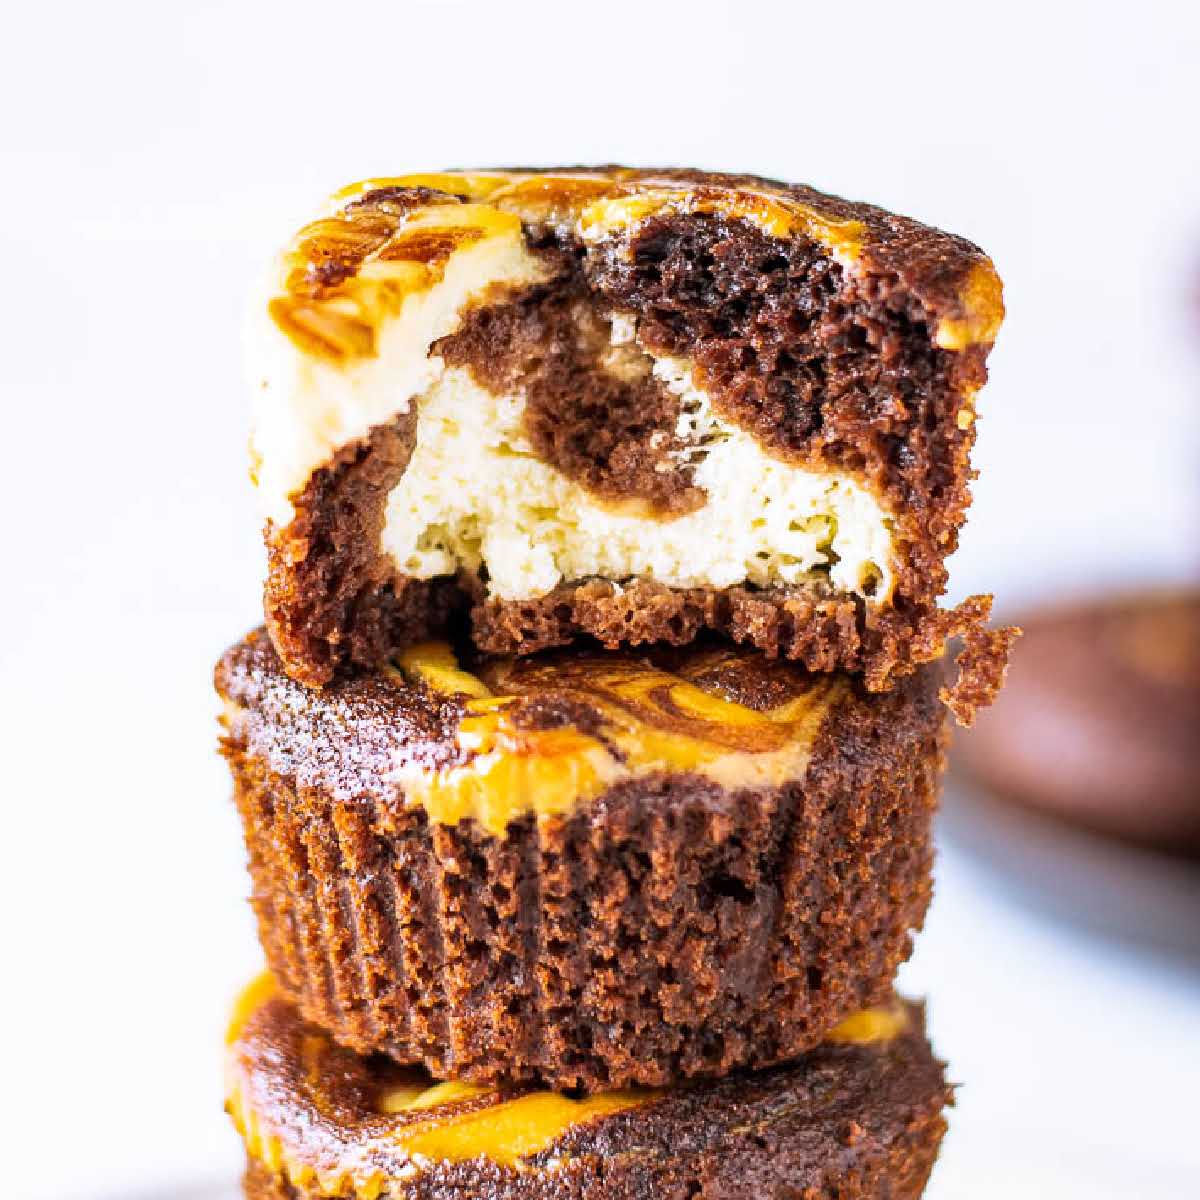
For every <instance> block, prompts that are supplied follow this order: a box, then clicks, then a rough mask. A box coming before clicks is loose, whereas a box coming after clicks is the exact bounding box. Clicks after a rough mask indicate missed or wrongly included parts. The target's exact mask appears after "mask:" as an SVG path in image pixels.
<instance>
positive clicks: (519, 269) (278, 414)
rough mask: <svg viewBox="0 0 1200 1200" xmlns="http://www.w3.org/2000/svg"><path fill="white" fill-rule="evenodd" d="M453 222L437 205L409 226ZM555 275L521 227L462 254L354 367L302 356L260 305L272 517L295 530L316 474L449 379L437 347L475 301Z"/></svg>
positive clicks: (261, 441)
mask: <svg viewBox="0 0 1200 1200" xmlns="http://www.w3.org/2000/svg"><path fill="white" fill-rule="evenodd" d="M449 211H450V212H451V213H453V212H454V210H453V209H450V210H449ZM447 220H448V218H447V216H446V213H445V211H438V210H436V209H435V210H432V212H431V213H430V214H428V215H427V216H426V217H425V218H424V219H422V218H418V219H416V220H413V221H410V222H409V223H408V224H407V225H406V226H405V229H406V231H409V232H411V231H413V230H415V229H417V228H418V227H419V226H420V225H421V224H428V225H429V226H430V227H432V228H437V227H439V226H440V225H444V224H445V223H446V222H447ZM400 266H401V267H404V266H408V264H400ZM392 267H393V264H389V263H386V262H377V263H371V264H368V265H367V266H366V267H364V268H363V270H362V272H360V278H362V277H363V276H367V277H368V282H369V281H370V280H369V276H370V273H371V272H372V271H374V272H375V273H376V274H378V275H379V276H380V279H381V281H385V280H386V275H387V272H388V270H389V268H392ZM545 271H546V268H545V266H544V264H543V263H542V262H541V261H539V260H538V259H537V258H536V257H534V255H532V254H530V253H529V251H528V249H527V248H526V246H525V240H524V237H523V236H522V233H521V229H520V224H519V222H516V221H514V222H513V223H512V226H511V227H510V228H501V229H500V230H499V231H498V232H496V233H493V234H491V235H490V236H487V237H484V238H482V239H481V240H480V241H478V242H476V243H475V244H474V245H471V246H468V247H466V248H464V249H460V250H457V251H455V253H454V254H452V255H451V256H450V257H449V259H448V260H447V262H446V264H445V268H444V271H443V274H442V278H441V280H440V281H439V282H438V283H436V284H434V285H433V286H432V287H428V288H424V289H416V290H412V291H410V292H409V293H408V294H407V295H406V296H405V297H404V299H403V301H402V303H401V305H400V308H399V311H398V312H397V313H396V314H395V316H394V317H392V318H390V319H388V320H386V321H383V322H382V323H381V324H380V326H379V334H378V337H379V345H378V353H377V354H375V355H374V356H372V357H367V358H360V359H356V360H355V361H352V362H349V363H338V362H331V361H329V360H327V359H324V358H320V357H316V356H313V355H310V354H305V353H302V352H299V351H298V350H297V348H296V346H295V345H294V344H293V343H292V342H291V341H290V340H289V339H288V337H287V336H286V335H285V334H284V333H282V332H281V331H280V330H279V329H277V328H276V327H275V325H274V324H273V323H272V322H271V321H270V319H269V317H268V316H267V306H266V304H259V305H257V306H256V308H255V315H254V316H253V317H252V320H253V321H254V322H255V325H256V328H252V330H251V338H252V345H251V347H250V351H251V354H252V356H253V359H254V370H253V375H254V379H255V383H256V389H255V392H256V394H255V411H254V433H253V437H252V439H251V442H252V452H253V456H254V459H255V461H256V464H257V466H256V469H255V482H256V484H257V488H258V495H259V505H260V509H261V515H262V517H263V518H264V519H265V520H271V521H274V522H275V524H276V525H278V526H284V525H286V524H287V523H288V522H289V521H290V520H291V519H292V516H293V515H294V513H293V508H292V499H293V498H294V497H295V496H296V495H298V494H299V493H300V491H301V490H302V489H303V488H304V485H305V484H306V483H307V482H308V480H309V478H310V476H311V475H312V473H313V472H314V471H316V470H317V469H318V468H320V467H322V466H324V465H325V464H327V463H328V462H329V461H330V459H332V458H333V457H334V455H336V454H337V452H338V451H339V450H341V449H343V448H344V447H346V446H349V445H352V444H353V443H355V442H356V441H358V440H359V439H361V438H364V437H366V436H367V434H369V433H370V431H371V430H372V429H373V428H375V427H376V426H377V425H383V424H386V423H388V422H389V421H392V420H394V419H395V418H396V417H397V416H401V415H403V414H404V413H407V412H408V411H409V408H410V405H411V404H412V402H413V401H414V400H415V399H416V398H417V397H418V396H420V395H422V394H423V393H425V392H427V391H428V390H429V389H430V387H431V386H433V385H434V384H435V382H436V381H437V379H438V378H439V376H440V374H441V363H440V361H439V360H438V359H436V358H430V357H429V347H430V346H431V345H432V344H433V343H434V342H435V341H437V340H438V339H439V338H443V337H446V336H448V335H449V334H451V333H453V332H454V331H455V330H456V329H457V328H458V326H459V324H460V322H461V320H462V314H463V311H464V310H465V309H466V308H467V307H469V305H470V302H471V301H472V300H473V299H475V298H477V297H478V296H479V295H481V294H482V293H483V292H484V291H485V290H486V289H487V288H488V287H490V286H491V285H494V284H495V285H501V286H503V285H513V286H525V285H529V284H533V283H536V282H537V281H539V280H540V279H542V278H543V277H544V276H545Z"/></svg>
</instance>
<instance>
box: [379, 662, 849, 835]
mask: <svg viewBox="0 0 1200 1200" xmlns="http://www.w3.org/2000/svg"><path fill="white" fill-rule="evenodd" d="M755 662H760V660H759V659H758V656H756V655H745V654H737V653H736V652H733V651H722V652H713V651H711V650H694V651H690V652H688V653H685V654H683V655H681V656H680V657H679V661H678V662H676V663H674V664H673V669H672V670H667V669H665V668H664V667H661V666H656V665H655V664H653V663H652V662H650V661H649V660H647V659H645V658H642V657H639V656H637V655H633V654H596V655H593V656H579V655H577V654H575V655H552V656H549V657H545V658H540V659H516V660H499V661H493V662H490V663H489V664H488V665H487V666H486V667H485V668H483V669H482V673H481V674H480V675H473V674H470V673H469V672H466V671H464V670H462V668H461V667H460V666H459V665H458V663H457V662H456V661H455V659H454V656H453V653H452V652H451V651H450V648H449V647H448V646H446V645H445V644H443V643H426V644H424V645H421V646H415V647H412V648H410V649H409V650H407V651H404V652H403V653H401V654H400V655H399V656H398V657H397V659H396V666H395V667H394V668H393V671H394V672H395V673H396V675H397V677H398V678H399V680H400V681H401V682H402V683H403V684H405V685H411V684H413V683H416V684H420V685H423V686H425V687H427V688H429V689H431V690H432V691H435V692H439V693H442V694H444V695H447V696H461V697H464V698H465V709H464V713H463V716H462V718H461V720H460V721H459V724H458V727H457V730H456V735H455V736H456V742H457V748H458V751H459V753H458V757H457V759H456V760H455V762H454V763H453V764H452V765H450V766H440V767H429V766H428V765H425V764H423V763H415V762H414V763H405V764H403V765H402V766H401V767H400V768H399V770H398V771H397V781H398V782H399V783H401V785H402V786H403V788H404V793H405V797H406V799H407V800H408V802H409V803H410V804H420V805H421V806H422V807H424V808H425V810H426V811H427V812H428V813H429V816H430V817H431V819H433V820H435V821H438V822H440V823H441V824H446V825H454V824H457V823H458V822H459V821H462V820H464V819H466V818H473V819H474V820H476V821H478V822H479V823H480V824H481V825H482V826H483V827H484V828H485V829H487V830H488V831H489V832H491V833H492V834H494V835H495V836H498V837H499V836H502V835H503V833H504V831H505V829H506V828H507V827H508V824H509V822H510V821H512V820H514V819H516V818H517V817H519V816H521V815H523V814H524V813H527V812H534V813H535V814H536V815H537V816H538V817H539V819H545V818H549V817H551V816H555V815H558V814H564V813H568V812H570V811H571V810H572V809H573V808H574V807H575V806H576V805H577V804H578V803H580V802H582V801H586V800H588V799H591V798H594V797H595V796H597V795H599V793H600V792H602V791H604V790H606V789H607V788H610V787H612V786H613V785H615V784H617V783H620V782H622V781H623V780H627V779H637V778H644V777H646V776H650V775H654V774H658V773H669V774H679V773H694V774H698V775H700V776H703V777H704V778H707V779H711V780H712V781H714V782H716V783H718V784H720V785H721V786H722V787H726V788H755V787H779V786H781V785H782V784H784V783H786V782H788V781H789V780H793V779H797V778H799V777H801V776H802V775H803V773H804V770H805V768H806V766H807V763H808V758H809V754H810V752H811V749H812V744H813V741H814V739H815V737H816V735H817V732H818V731H819V730H820V728H821V725H822V723H823V722H824V720H825V717H826V716H827V714H828V712H829V710H830V708H831V707H832V706H833V705H835V704H836V703H837V701H838V700H839V699H840V698H841V697H842V696H843V695H844V694H845V691H846V688H847V686H848V685H847V683H846V681H845V680H844V679H842V678H840V677H836V676H813V675H809V674H808V673H807V672H805V671H803V670H801V669H799V668H787V667H779V668H778V669H777V670H776V672H775V683H776V685H777V686H776V687H775V688H774V689H773V690H771V691H764V690H762V689H761V687H760V688H759V690H758V691H754V690H753V689H751V690H749V691H748V692H747V693H746V699H747V700H750V701H753V703H751V702H740V701H738V700H735V699H730V698H728V694H722V691H723V689H724V690H726V691H727V689H728V686H729V681H728V678H727V677H726V676H724V675H722V671H721V668H722V666H724V667H727V668H731V669H732V670H733V671H734V672H735V673H741V674H742V675H744V674H745V670H746V669H747V668H749V669H750V670H751V671H752V670H753V664H754V663H755ZM760 665H761V663H760ZM756 705H757V706H756ZM548 713H549V714H550V716H549V717H548V716H547V715H546V714H548Z"/></svg>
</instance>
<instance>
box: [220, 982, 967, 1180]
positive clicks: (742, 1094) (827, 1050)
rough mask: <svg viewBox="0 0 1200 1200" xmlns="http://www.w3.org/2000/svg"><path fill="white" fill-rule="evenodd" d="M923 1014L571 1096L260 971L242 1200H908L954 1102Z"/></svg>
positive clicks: (234, 1058)
mask: <svg viewBox="0 0 1200 1200" xmlns="http://www.w3.org/2000/svg"><path fill="white" fill-rule="evenodd" d="M922 1024H923V1022H922V1012H921V1009H920V1008H919V1007H918V1006H916V1005H912V1004H903V1003H900V1002H897V1001H893V1002H892V1003H891V1004H890V1005H889V1006H888V1007H886V1008H883V1009H880V1010H878V1011H875V1010H872V1011H868V1012H865V1013H860V1014H857V1016H856V1017H855V1018H852V1019H851V1021H850V1022H848V1023H847V1024H846V1026H844V1027H843V1028H841V1029H838V1030H834V1031H833V1033H832V1034H831V1037H830V1040H829V1041H828V1042H827V1043H826V1044H825V1045H823V1046H821V1047H820V1048H819V1049H816V1050H814V1051H812V1052H810V1053H809V1054H807V1055H805V1056H804V1057H803V1058H800V1059H798V1060H797V1061H795V1062H793V1063H790V1064H788V1065H787V1066H784V1067H779V1068H776V1069H774V1070H770V1071H765V1072H762V1073H761V1074H757V1075H755V1074H745V1073H739V1074H735V1075H732V1076H730V1077H728V1078H726V1079H724V1080H722V1081H720V1082H718V1083H714V1084H692V1085H687V1086H684V1087H681V1088H679V1089H677V1090H674V1091H666V1092H661V1091H660V1092H654V1091H641V1092H638V1091H625V1092H607V1093H602V1094H600V1095H597V1096H591V1097H571V1096H564V1095H558V1094H555V1093H551V1092H539V1091H530V1090H528V1089H524V1088H505V1089H501V1090H495V1091H493V1090H488V1089H485V1088H479V1087H474V1086H471V1085H469V1084H458V1083H436V1082H434V1081H433V1080H432V1079H431V1078H430V1077H429V1076H427V1075H424V1074H423V1073H422V1072H419V1071H415V1070H413V1069H412V1068H405V1067H401V1066H398V1065H397V1064H395V1063H393V1062H390V1061H389V1060H387V1059H386V1058H381V1057H378V1056H376V1057H361V1056H359V1055H356V1054H354V1053H353V1052H352V1051H349V1050H346V1049H344V1048H343V1047H340V1046H338V1045H337V1044H336V1043H335V1042H333V1041H332V1040H331V1039H330V1038H329V1037H327V1036H326V1035H325V1034H324V1033H322V1032H321V1031H320V1030H318V1029H316V1028H315V1027H313V1026H311V1025H306V1024H305V1023H304V1022H303V1020H302V1019H301V1018H300V1016H299V1015H298V1014H297V1013H296V1012H295V1010H294V1009H293V1008H291V1007H290V1006H289V1005H288V1004H286V1002H284V1001H283V1000H282V998H280V997H278V996H272V995H271V994H270V985H269V983H268V984H266V985H265V986H264V985H259V986H258V987H256V988H253V989H251V993H250V996H249V997H248V999H247V1001H245V1002H244V1005H243V1011H242V1012H241V1013H240V1014H239V1015H238V1017H237V1018H236V1019H235V1023H234V1027H233V1029H232V1030H231V1033H230V1038H229V1047H228V1059H227V1062H228V1074H227V1078H228V1105H227V1107H228V1109H229V1112H230V1113H231V1115H232V1116H233V1119H234V1122H235V1123H236V1125H237V1127H238V1129H239V1131H240V1132H241V1134H242V1136H243V1138H244V1140H245V1143H246V1150H247V1160H248V1167H247V1171H246V1176H245V1193H246V1196H247V1197H248V1198H249V1200H318V1198H323V1197H339V1198H341V1200H375V1198H376V1197H379V1196H381V1195H386V1196H398V1195H403V1196H405V1197H408V1198H409V1200H435V1198H436V1200H449V1198H451V1197H483V1196H486V1197H488V1198H489V1200H524V1198H525V1197H538V1198H541V1200H564V1198H566V1197H587V1200H633V1198H634V1197H637V1198H639V1200H641V1198H644V1197H651V1196H652V1197H655V1198H656V1200H667V1198H668V1197H685V1196H686V1197H692V1198H693V1200H718V1198H721V1200H733V1198H735V1197H736V1198H737V1200H743V1198H744V1197H747V1196H754V1197H755V1198H756V1200H784V1198H786V1200H796V1198H797V1197H801V1196H803V1197H804V1198H805V1200H826V1198H828V1200H834V1198H835V1197H836V1198H837V1200H858V1198H864V1200H866V1198H871V1200H875V1198H877V1197H882V1196H888V1197H891V1198H892V1200H910V1198H915V1197H917V1196H919V1195H920V1194H921V1192H922V1190H923V1189H924V1186H925V1182H926V1180H927V1178H928V1176H929V1172H930V1170H931V1168H932V1166H933V1162H934V1159H935V1157H936V1156H937V1151H938V1147H939V1144H940V1142H941V1139H942V1135H943V1133H944V1131H945V1127H946V1126H945V1120H944V1118H943V1116H942V1110H943V1108H944V1106H945V1105H947V1104H949V1103H951V1102H952V1094H951V1091H950V1088H949V1087H948V1086H947V1084H946V1081H945V1077H944V1075H943V1069H942V1064H941V1063H940V1062H938V1060H937V1059H936V1058H934V1056H933V1054H932V1052H931V1050H930V1048H929V1044H928V1042H927V1041H926V1039H925V1034H924V1031H923V1028H922Z"/></svg>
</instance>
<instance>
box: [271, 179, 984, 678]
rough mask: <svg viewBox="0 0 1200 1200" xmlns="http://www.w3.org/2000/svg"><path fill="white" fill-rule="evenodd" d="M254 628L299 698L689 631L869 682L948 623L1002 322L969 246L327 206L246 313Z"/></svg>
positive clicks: (828, 219) (573, 212)
mask: <svg viewBox="0 0 1200 1200" xmlns="http://www.w3.org/2000/svg"><path fill="white" fill-rule="evenodd" d="M257 314H258V321H257V327H256V332H255V338H254V353H255V364H254V370H255V374H256V376H257V380H258V383H259V387H258V389H257V395H258V405H257V416H256V423H255V432H254V439H253V454H254V471H253V474H254V478H255V481H256V483H257V485H258V489H259V493H260V497H261V501H262V511H263V515H264V518H265V521H266V541H267V547H268V556H269V572H268V579H267V585H266V595H265V608H266V618H267V625H268V628H269V630H270V633H271V637H272V639H273V641H274V643H275V645H276V647H277V649H278V651H279V654H280V656H281V659H282V662H283V664H284V666H285V668H286V669H287V670H288V671H289V673H290V674H292V675H293V676H294V677H295V678H296V679H298V680H300V681H302V682H305V683H310V684H320V683H325V682H327V681H329V680H330V679H331V678H332V677H333V676H334V675H335V674H336V673H337V672H338V671H339V670H340V669H342V668H345V667H350V666H363V667H369V666H374V665H376V664H378V663H379V662H380V661H381V660H382V659H384V658H385V657H386V656H387V655H388V654H389V653H391V652H393V651H394V650H395V649H396V648H397V647H399V646H402V645H404V644H406V643H411V642H412V641H414V640H417V639H420V638H425V637H429V636H432V635H437V634H439V633H442V632H443V631H444V630H445V629H446V628H447V627H448V626H449V625H451V624H452V623H456V622H457V621H459V620H461V619H462V618H464V617H465V618H466V619H467V620H468V622H469V628H470V632H471V635H472V637H473V639H474V641H475V643H476V644H477V645H478V647H479V648H480V649H481V650H483V651H485V652H496V653H510V654H511V653H516V654H523V653H527V652H531V651H535V650H539V649H543V648H546V647H548V646H552V645H560V644H564V643H566V642H568V641H570V640H572V639H573V638H575V637H576V636H578V635H580V634H589V635H592V636H593V637H595V638H598V639H599V640H600V641H601V642H603V643H604V644H605V645H608V646H616V645H619V644H622V643H626V644H636V643H641V642H651V641H668V642H674V643H683V642H687V641H689V640H691V639H692V638H693V637H694V636H696V634H698V633H699V632H700V631H702V630H703V629H705V628H709V629H713V630H716V631H719V632H721V633H723V634H725V635H727V636H731V637H733V638H735V639H736V640H739V641H744V642H749V643H752V644H753V645H755V646H757V647H759V648H760V649H763V650H765V651H767V652H768V653H770V654H777V655H781V656H784V657H787V658H792V659H796V660H799V661H801V662H803V663H804V664H805V666H807V667H808V668H809V669H810V670H821V671H825V670H834V669H842V670H850V671H856V672H861V673H863V674H864V675H865V676H866V681H867V684H868V686H870V687H871V688H873V689H883V688H886V687H888V686H890V684H891V682H892V680H893V679H894V677H895V676H897V675H902V674H906V673H908V672H910V671H911V670H912V669H913V667H914V666H915V665H916V664H917V663H919V662H922V661H927V660H929V659H932V658H934V657H936V656H937V655H938V654H939V653H941V651H942V650H943V648H944V644H945V641H946V639H947V638H948V637H949V636H951V635H953V634H955V633H961V632H964V631H965V632H972V631H977V630H978V629H979V627H980V626H981V624H982V622H983V620H984V619H985V617H986V613H987V605H986V602H985V601H983V600H981V599H979V598H975V599H974V600H973V601H969V602H967V604H966V605H964V606H962V607H960V608H959V609H956V610H950V611H943V610H939V609H938V606H937V598H938V596H939V595H940V594H941V593H942V592H943V591H944V589H945V584H946V571H945V566H944V559H945V557H946V556H947V555H948V554H949V553H950V552H951V551H952V550H953V549H954V547H955V545H956V542H957V534H958V529H959V527H960V526H961V524H962V522H963V519H964V514H965V510H966V507H967V505H968V503H969V493H968V481H969V479H970V475H971V472H970V466H969V461H968V455H969V451H970V448H971V444H972V442H973V439H974V398H975V394H976V392H977V391H978V390H979V388H980V386H981V385H982V384H983V382H984V379H985V368H984V363H985V359H986V357H987V354H988V351H989V350H990V348H991V344H992V342H993V340H994V338H995V335H996V332H997V329H998V327H999V324H1000V321H1001V318H1002V315H1003V307H1002V302H1001V295H1000V283H999V280H998V279H997V277H996V274H995V272H994V270H993V268H992V265H991V263H990V262H989V260H988V259H987V258H986V257H985V256H984V255H983V254H982V252H980V251H979V250H978V249H976V248H975V247H974V246H972V245H971V244H970V243H969V242H966V241H964V240H962V239H961V238H957V237H954V236H952V235H949V234H944V233H941V232H938V231H937V230H934V229H930V228H928V227H926V226H923V225H920V224H918V223H916V222H915V221H911V220H908V219H907V218H903V217H896V216H892V215H890V214H888V213H885V212H883V211H882V210H880V209H877V208H874V207H871V206H868V205H862V204H852V203H849V202H847V201H844V200H840V199H837V198H835V197H831V196H827V195H825V194H823V193H820V192H817V191H814V190H813V189H811V188H808V187H803V186H795V185H786V184H781V183H776V182H772V181H769V180H764V179H759V178H757V177H753V176H744V175H725V174H706V173H702V172H697V171H683V170H630V169H625V168H616V167H604V168H595V169H586V168H570V169H563V170H558V169H556V170H552V171H544V172H536V171H524V170H504V171H479V172H460V171H455V172H446V173H442V174H436V175H412V176H404V177H400V178H394V179H378V180H368V181H366V182H364V183H361V184H357V185H354V186H352V187H350V188H347V189H345V190H344V191H342V192H340V193H338V194H337V195H336V196H335V197H334V198H333V200H332V202H331V204H330V205H329V207H328V209H327V211H326V212H325V214H324V215H322V216H321V217H320V219H318V220H316V221H315V222H313V223H312V224H310V225H308V226H306V227H305V228H303V229H302V230H301V231H300V232H299V233H298V234H297V235H296V236H295V238H294V239H293V241H292V243H291V245H290V246H289V247H288V249H287V250H286V251H285V252H284V254H283V255H282V257H281V260H280V262H279V264H278V266H277V270H276V272H275V273H274V275H273V277H272V278H271V280H270V281H269V285H268V289H267V295H266V296H265V297H263V299H262V301H261V303H260V304H259V305H258V306H257Z"/></svg>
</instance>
